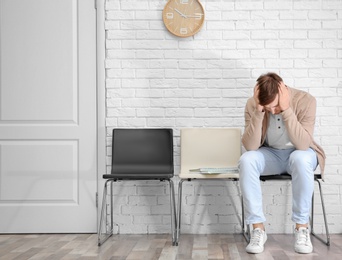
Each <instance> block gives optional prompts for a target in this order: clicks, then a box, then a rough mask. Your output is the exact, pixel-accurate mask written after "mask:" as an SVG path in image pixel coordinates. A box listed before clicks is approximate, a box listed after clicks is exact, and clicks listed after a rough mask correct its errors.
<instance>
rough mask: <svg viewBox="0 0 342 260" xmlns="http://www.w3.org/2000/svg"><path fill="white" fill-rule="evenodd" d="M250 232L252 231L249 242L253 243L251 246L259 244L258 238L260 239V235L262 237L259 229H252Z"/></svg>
mask: <svg viewBox="0 0 342 260" xmlns="http://www.w3.org/2000/svg"><path fill="white" fill-rule="evenodd" d="M252 232H253V233H252V236H251V241H250V244H251V245H253V246H258V245H260V240H261V237H262V232H261V230H253V231H252Z"/></svg>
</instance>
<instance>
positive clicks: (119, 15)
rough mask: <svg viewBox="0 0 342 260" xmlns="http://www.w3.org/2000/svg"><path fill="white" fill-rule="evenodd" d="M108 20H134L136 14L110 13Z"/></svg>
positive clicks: (108, 13) (107, 14)
mask: <svg viewBox="0 0 342 260" xmlns="http://www.w3.org/2000/svg"><path fill="white" fill-rule="evenodd" d="M106 19H107V20H133V19H134V12H132V11H128V12H123V11H108V12H106Z"/></svg>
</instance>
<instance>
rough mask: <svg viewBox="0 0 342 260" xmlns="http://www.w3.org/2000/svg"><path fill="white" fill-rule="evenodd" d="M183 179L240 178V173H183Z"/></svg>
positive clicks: (181, 175)
mask: <svg viewBox="0 0 342 260" xmlns="http://www.w3.org/2000/svg"><path fill="white" fill-rule="evenodd" d="M179 178H181V179H239V174H238V173H219V174H201V173H192V172H191V173H181V174H180V175H179Z"/></svg>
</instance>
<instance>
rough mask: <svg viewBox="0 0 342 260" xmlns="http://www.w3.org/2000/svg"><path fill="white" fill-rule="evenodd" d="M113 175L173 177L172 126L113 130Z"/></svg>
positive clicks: (125, 176) (126, 176)
mask: <svg viewBox="0 0 342 260" xmlns="http://www.w3.org/2000/svg"><path fill="white" fill-rule="evenodd" d="M111 174H112V175H116V176H118V177H124V178H132V179H133V178H138V179H139V178H171V177H172V176H173V174H174V165H173V131H172V129H146V128H144V129H120V128H119V129H113V140H112V170H111Z"/></svg>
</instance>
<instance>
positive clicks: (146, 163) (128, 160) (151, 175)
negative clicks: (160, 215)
mask: <svg viewBox="0 0 342 260" xmlns="http://www.w3.org/2000/svg"><path fill="white" fill-rule="evenodd" d="M180 140H181V141H180V148H181V169H180V173H179V178H180V181H179V185H178V210H177V212H176V203H175V192H174V182H173V180H172V178H173V177H174V153H173V151H174V146H173V130H172V129H160V128H158V129H146V128H143V129H120V128H119V129H113V135H112V165H111V173H110V174H104V175H103V178H104V179H105V180H106V181H105V184H104V190H103V199H102V209H101V217H100V225H99V230H98V245H99V246H100V245H102V244H103V243H104V242H105V241H106V240H107V239H108V238H109V237H110V236H112V235H113V233H114V219H113V215H114V213H113V203H114V199H113V188H114V185H113V184H114V183H115V182H119V181H129V180H157V181H161V182H165V181H166V182H168V183H169V188H170V208H171V234H172V243H173V245H178V242H179V237H180V233H181V212H182V190H183V182H185V181H193V180H228V181H234V182H236V181H238V180H239V174H238V172H236V169H237V164H238V160H239V158H240V155H241V130H240V129H238V128H185V129H181V131H180ZM203 168H214V169H217V168H220V169H221V168H225V170H226V171H225V172H223V173H220V174H209V173H210V172H206V174H203V173H201V172H199V169H203ZM227 169H228V171H227ZM229 169H231V171H230V170H229ZM314 179H315V181H316V182H317V183H318V185H319V191H320V198H321V205H322V210H323V217H324V223H325V233H326V239H322V238H321V237H320V236H317V235H316V233H315V232H314V223H313V220H314V218H313V216H314V200H312V212H311V233H312V235H314V236H316V237H317V238H318V239H319V240H321V241H322V242H324V243H325V244H326V245H330V235H329V231H328V225H327V219H326V213H325V207H324V201H323V194H322V189H321V184H320V179H321V175H319V174H317V175H315V177H314ZM260 180H261V181H268V180H286V181H290V180H291V176H290V175H289V174H282V175H274V176H262V177H260ZM108 190H109V191H108ZM108 198H109V200H110V201H109V202H107V199H108ZM313 198H314V194H313ZM241 207H242V217H241V218H242V219H241V228H242V234H243V235H244V237H245V238H246V240H247V241H248V240H249V226H247V225H246V224H245V222H244V207H243V198H242V196H241ZM177 213H178V216H177Z"/></svg>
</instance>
